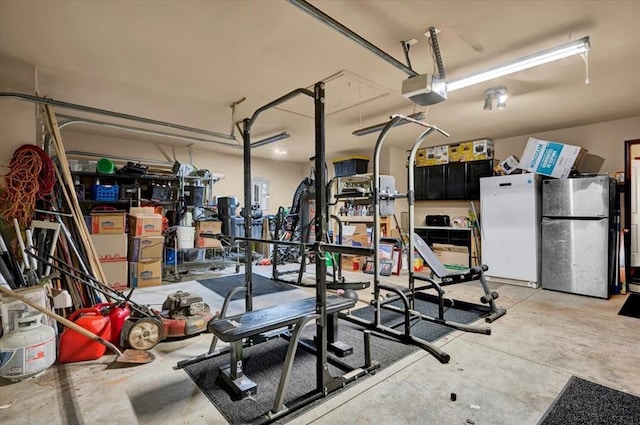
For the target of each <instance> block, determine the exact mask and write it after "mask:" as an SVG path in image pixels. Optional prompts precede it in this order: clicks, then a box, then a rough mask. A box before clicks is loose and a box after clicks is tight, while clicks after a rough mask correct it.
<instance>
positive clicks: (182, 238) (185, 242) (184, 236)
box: [176, 226, 196, 249]
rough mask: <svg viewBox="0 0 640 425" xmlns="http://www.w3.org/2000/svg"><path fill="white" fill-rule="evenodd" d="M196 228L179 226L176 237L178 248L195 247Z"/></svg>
mask: <svg viewBox="0 0 640 425" xmlns="http://www.w3.org/2000/svg"><path fill="white" fill-rule="evenodd" d="M195 233H196V229H195V228H194V227H189V226H177V227H176V238H177V240H178V249H185V248H193V242H194V238H195Z"/></svg>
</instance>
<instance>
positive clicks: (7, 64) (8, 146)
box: [0, 56, 36, 174]
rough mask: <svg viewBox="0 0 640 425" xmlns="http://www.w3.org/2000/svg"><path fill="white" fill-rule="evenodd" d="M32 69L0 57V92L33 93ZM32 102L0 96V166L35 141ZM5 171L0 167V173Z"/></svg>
mask: <svg viewBox="0 0 640 425" xmlns="http://www.w3.org/2000/svg"><path fill="white" fill-rule="evenodd" d="M34 75H35V68H34V67H33V66H32V65H28V64H26V63H23V62H20V61H18V60H16V59H13V58H11V57H8V56H0V91H3V92H20V93H27V94H33V93H34V91H35V89H34V83H33V81H34ZM35 110H36V109H35V105H34V104H33V103H30V102H24V101H21V100H16V99H10V98H0V165H8V163H9V160H10V159H11V157H12V156H13V152H14V151H15V150H16V149H17V148H18V147H19V146H22V145H24V144H27V143H31V144H33V143H35V141H36V119H35V118H36V114H35ZM7 171H8V170H7V169H6V168H4V167H2V168H0V174H5V173H6V172H7Z"/></svg>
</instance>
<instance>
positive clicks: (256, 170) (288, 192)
mask: <svg viewBox="0 0 640 425" xmlns="http://www.w3.org/2000/svg"><path fill="white" fill-rule="evenodd" d="M62 139H63V143H64V145H65V149H66V151H67V152H69V151H84V152H94V153H99V154H104V155H105V156H108V155H116V156H123V157H128V158H144V159H153V160H160V161H166V158H165V157H164V156H163V155H162V153H161V152H160V151H159V150H158V149H157V148H156V147H155V145H154V144H153V143H148V142H140V141H136V140H127V139H122V138H115V137H106V136H97V135H90V134H85V133H78V132H72V131H67V130H63V132H62ZM162 148H163V150H164V151H165V152H166V153H167V154H169V155H170V156H172V155H173V151H172V147H171V146H166V145H164V146H162ZM175 154H176V159H177V160H178V161H179V162H180V163H183V164H188V163H189V153H188V150H187V149H186V148H185V147H176V148H175ZM191 157H192V159H193V165H194V166H196V167H197V168H199V169H208V170H209V171H211V172H212V173H221V174H224V175H225V178H224V179H222V180H220V181H219V182H218V183H216V184H215V185H214V188H213V190H214V195H216V196H236V197H238V201H239V202H240V203H241V204H244V198H243V197H244V195H243V193H244V189H243V187H244V170H243V167H242V156H240V155H230V154H222V153H218V152H211V151H208V150H205V149H198V148H196V147H194V148H193V149H192V152H191ZM251 165H252V175H253V176H254V177H263V178H266V179H268V180H269V187H270V194H269V195H270V196H269V210H268V211H265V212H266V213H269V214H272V213H273V214H274V213H275V212H277V209H278V206H285V207H289V206H290V205H291V200H292V199H293V192H294V191H295V189H296V188H297V187H298V184H299V183H300V181H301V180H302V179H303V177H304V176H306V175H307V173H308V167H307V166H306V165H301V164H291V163H285V162H283V161H277V160H266V159H259V158H255V159H253V160H252V163H251ZM150 166H151V164H150ZM166 167H169V168H170V166H169V165H167V166H166Z"/></svg>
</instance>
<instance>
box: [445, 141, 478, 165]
mask: <svg viewBox="0 0 640 425" xmlns="http://www.w3.org/2000/svg"><path fill="white" fill-rule="evenodd" d="M467 161H473V142H461V143H457V144H455V145H449V162H467Z"/></svg>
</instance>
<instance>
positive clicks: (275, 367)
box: [184, 306, 482, 424]
mask: <svg viewBox="0 0 640 425" xmlns="http://www.w3.org/2000/svg"><path fill="white" fill-rule="evenodd" d="M478 307H480V306H478ZM369 308H370V307H366V308H363V309H360V310H367V309H369ZM360 310H358V311H360ZM455 310H456V309H451V310H449V312H450V313H452V314H453V312H454V311H455ZM481 314H482V313H478V312H475V313H471V312H467V313H464V317H466V318H467V320H466V322H465V323H469V322H472V321H474V320H476V319H477V318H478V317H480V315H481ZM456 317H460V316H457V315H456ZM458 320H460V318H459V319H458ZM460 321H462V320H460ZM416 326H418V325H416ZM416 326H414V328H416ZM419 326H420V329H421V334H430V335H432V336H435V338H434V339H431V340H430V341H434V340H435V339H437V338H439V336H441V335H444V334H446V333H448V332H452V331H453V329H451V328H446V329H447V331H446V332H443V331H442V330H441V328H442V327H443V326H441V325H437V324H434V323H424V324H420V325H419ZM430 327H433V328H437V329H438V330H437V331H436V332H428V331H427V328H430ZM314 334H315V326H308V327H307V328H305V330H304V333H303V338H307V339H311V338H312V336H313V335H314ZM363 338H364V336H363V332H362V328H360V327H359V326H357V325H355V324H352V323H349V322H346V321H344V320H340V326H339V340H340V341H341V342H344V343H346V344H348V345H350V346H352V347H353V349H354V353H353V354H352V355H350V356H348V357H345V358H341V359H339V360H340V361H342V362H343V363H346V364H348V365H349V366H351V367H360V366H362V365H363V364H364V348H363ZM287 346H288V342H287V341H286V340H284V339H282V338H275V339H272V340H270V341H267V342H264V343H262V344H259V345H256V346H253V347H249V348H246V349H245V350H244V356H245V364H244V373H245V374H246V375H247V376H248V377H249V378H251V380H252V381H254V382H255V383H256V384H257V385H258V393H257V394H256V395H255V396H253V397H251V398H248V399H245V400H241V401H233V400H232V399H231V397H230V396H229V394H228V393H227V392H226V391H225V389H224V387H222V386H221V384H220V383H219V382H218V381H217V377H218V368H219V367H220V366H223V365H226V364H228V363H229V355H228V354H225V355H221V356H218V357H215V358H212V359H208V360H205V361H202V362H200V363H196V364H193V365H189V366H187V367H185V368H184V370H185V372H187V374H188V375H189V376H190V377H191V379H192V380H193V381H194V382H195V383H196V384H197V385H198V387H199V388H200V390H202V392H203V393H204V394H205V395H206V396H207V397H208V398H209V400H210V401H211V402H212V403H213V404H214V405H215V406H216V408H217V409H218V410H219V411H220V412H221V413H222V414H223V415H224V417H225V418H226V419H227V421H229V423H231V424H248V423H251V422H254V421H255V420H256V419H257V418H259V417H261V416H262V415H264V414H265V413H267V412H268V411H269V410H271V408H272V406H273V400H274V397H275V393H276V390H277V388H278V383H279V380H280V373H281V370H282V363H283V361H284V358H285V354H286V351H287ZM417 350H419V348H418V347H415V346H412V345H405V344H402V343H399V342H397V341H396V340H394V339H391V338H389V337H386V336H382V335H378V334H376V333H372V337H371V357H372V359H373V360H376V361H377V362H379V363H380V365H381V368H384V367H387V366H389V365H391V364H393V363H395V362H397V361H398V360H400V359H402V358H403V357H406V356H407V355H409V354H411V353H413V352H415V351H417ZM330 356H331V355H330ZM433 361H437V360H435V359H434V360H433ZM315 367H316V358H315V356H314V355H312V354H310V353H308V352H307V351H305V350H303V349H302V348H298V351H297V353H296V358H295V361H294V366H293V371H292V376H291V381H290V384H289V389H288V391H287V394H286V397H285V405H286V403H287V402H290V401H291V400H295V399H296V398H298V397H300V396H302V395H304V394H307V393H308V392H310V391H313V390H314V389H315ZM329 369H330V372H331V373H332V375H333V376H337V375H339V374H340V371H339V370H338V369H337V368H335V367H334V366H331V365H330V367H329ZM362 379H366V377H365V378H361V379H360V380H362ZM360 380H359V381H360ZM357 382H358V381H356V382H354V383H351V384H349V385H347V386H348V387H349V386H352V385H358V384H357ZM337 393H339V391H337V392H336V393H332V394H331V395H330V397H331V396H333V395H335V394H337ZM326 400H327V398H324V399H320V400H318V401H316V402H314V403H311V404H310V405H308V406H305V407H304V408H303V409H301V410H299V411H295V412H292V413H290V414H289V415H288V416H285V417H284V418H281V419H279V420H278V421H277V422H276V423H285V422H287V421H289V420H291V419H292V418H294V417H296V416H298V415H300V414H301V413H304V412H305V411H307V410H309V409H310V408H312V407H314V406H316V405H318V404H320V403H322V402H324V401H326Z"/></svg>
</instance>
